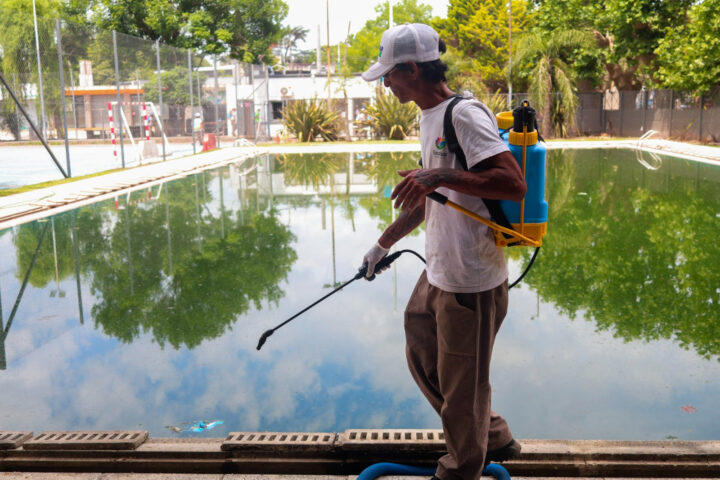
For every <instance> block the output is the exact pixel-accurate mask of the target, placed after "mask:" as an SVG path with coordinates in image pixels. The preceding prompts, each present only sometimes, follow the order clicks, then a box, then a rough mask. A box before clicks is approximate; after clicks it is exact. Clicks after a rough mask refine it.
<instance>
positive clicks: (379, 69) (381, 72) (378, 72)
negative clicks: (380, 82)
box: [362, 62, 395, 82]
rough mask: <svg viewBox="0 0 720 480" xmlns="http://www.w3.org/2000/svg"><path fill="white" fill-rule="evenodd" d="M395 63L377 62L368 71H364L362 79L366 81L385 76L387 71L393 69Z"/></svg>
mask: <svg viewBox="0 0 720 480" xmlns="http://www.w3.org/2000/svg"><path fill="white" fill-rule="evenodd" d="M394 66H395V64H394V63H390V64H387V63H380V62H375V63H374V64H373V65H372V66H371V67H370V68H368V69H367V71H365V72H363V74H362V79H363V80H365V81H366V82H373V81H375V80H377V79H378V78H380V77H384V76H385V74H386V73H388V72H389V71H390V70H392V69H393V67H394Z"/></svg>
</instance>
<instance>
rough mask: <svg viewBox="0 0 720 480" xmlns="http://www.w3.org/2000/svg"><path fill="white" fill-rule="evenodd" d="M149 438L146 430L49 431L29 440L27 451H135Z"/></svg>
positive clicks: (25, 447)
mask: <svg viewBox="0 0 720 480" xmlns="http://www.w3.org/2000/svg"><path fill="white" fill-rule="evenodd" d="M147 438H148V432H147V431H146V430H88V431H47V432H41V433H39V434H38V435H36V436H34V437H32V438H31V439H29V440H27V441H26V442H25V443H24V444H23V449H25V450H134V449H135V448H137V447H138V446H140V445H141V444H143V443H144V442H145V440H147Z"/></svg>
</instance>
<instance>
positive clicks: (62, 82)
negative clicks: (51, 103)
mask: <svg viewBox="0 0 720 480" xmlns="http://www.w3.org/2000/svg"><path fill="white" fill-rule="evenodd" d="M55 30H56V31H57V50H58V65H59V66H60V104H61V105H62V118H63V132H65V160H66V164H67V174H68V177H72V169H71V168H70V138H69V135H68V130H67V108H66V107H65V70H64V69H63V61H62V35H61V33H60V19H59V18H56V19H55Z"/></svg>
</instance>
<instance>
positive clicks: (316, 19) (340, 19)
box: [285, 0, 449, 49]
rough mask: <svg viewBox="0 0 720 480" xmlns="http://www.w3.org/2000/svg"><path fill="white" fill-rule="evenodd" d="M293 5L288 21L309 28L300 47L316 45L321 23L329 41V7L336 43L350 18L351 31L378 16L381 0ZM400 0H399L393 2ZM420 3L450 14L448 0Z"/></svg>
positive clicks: (295, 1)
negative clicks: (376, 8)
mask: <svg viewBox="0 0 720 480" xmlns="http://www.w3.org/2000/svg"><path fill="white" fill-rule="evenodd" d="M286 3H287V4H288V6H289V7H290V11H289V13H288V16H287V18H286V19H285V24H286V25H289V26H293V27H294V26H298V25H300V26H303V27H305V28H308V29H310V31H309V32H308V36H307V40H306V42H305V44H303V45H300V48H301V49H310V48H315V47H316V46H317V38H318V33H317V32H318V25H320V31H321V37H322V38H321V42H322V44H323V45H325V44H326V43H327V33H326V25H327V9H326V6H329V13H330V44H331V45H333V44H336V43H338V42H339V41H342V40H344V39H345V38H346V36H347V32H348V22H349V23H350V33H351V34H353V33H357V32H358V31H359V30H360V29H361V28H362V27H363V26H364V25H365V22H366V21H368V20H371V19H373V18H375V16H376V12H375V7H376V6H377V5H379V4H380V3H382V1H381V0H368V1H363V0H286ZM393 3H397V1H395V2H393ZM420 3H424V4H426V5H430V6H431V7H432V9H433V10H432V13H433V16H442V17H444V16H445V15H446V14H447V5H448V3H449V0H420Z"/></svg>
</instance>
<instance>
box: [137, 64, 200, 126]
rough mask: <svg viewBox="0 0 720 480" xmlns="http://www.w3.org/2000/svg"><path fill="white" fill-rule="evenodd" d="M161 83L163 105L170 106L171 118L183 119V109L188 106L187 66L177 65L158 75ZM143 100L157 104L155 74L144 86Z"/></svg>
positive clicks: (156, 80)
mask: <svg viewBox="0 0 720 480" xmlns="http://www.w3.org/2000/svg"><path fill="white" fill-rule="evenodd" d="M160 79H161V82H162V95H163V103H165V104H167V105H169V106H170V108H171V109H172V110H173V111H172V112H170V117H171V118H180V119H183V120H184V118H185V107H186V106H188V105H190V92H189V90H190V87H189V85H188V82H189V79H188V69H187V66H181V65H177V66H175V67H174V68H172V69H171V70H167V71H163V72H162V74H161V75H160ZM144 88H145V98H146V99H147V100H149V101H151V102H159V100H160V98H159V95H158V79H157V73H153V74H152V76H151V77H150V80H149V81H148V82H147V83H146V84H145V87H144Z"/></svg>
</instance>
